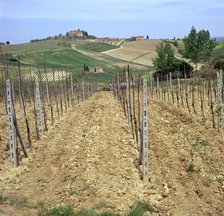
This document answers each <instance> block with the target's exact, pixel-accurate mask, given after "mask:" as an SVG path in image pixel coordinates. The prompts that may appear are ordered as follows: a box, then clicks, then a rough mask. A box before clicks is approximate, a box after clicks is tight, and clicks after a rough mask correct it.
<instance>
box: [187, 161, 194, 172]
mask: <svg viewBox="0 0 224 216" xmlns="http://www.w3.org/2000/svg"><path fill="white" fill-rule="evenodd" d="M187 171H188V172H193V171H194V164H193V162H192V161H191V162H190V163H189V164H188V167H187Z"/></svg>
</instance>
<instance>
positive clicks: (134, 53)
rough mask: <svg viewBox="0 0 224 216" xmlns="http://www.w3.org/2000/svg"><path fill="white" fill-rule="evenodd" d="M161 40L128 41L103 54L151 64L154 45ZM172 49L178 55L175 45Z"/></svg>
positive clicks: (153, 55) (154, 54)
mask: <svg viewBox="0 0 224 216" xmlns="http://www.w3.org/2000/svg"><path fill="white" fill-rule="evenodd" d="M161 42H162V41H161V40H143V41H129V42H125V43H124V44H123V45H122V48H120V49H114V50H109V51H106V52H104V54H106V55H108V56H111V57H114V58H118V59H122V60H125V61H128V62H132V63H138V64H142V65H146V66H152V65H153V64H152V58H153V57H155V56H156V52H155V50H156V46H157V45H159V44H160V43H161ZM174 49H175V55H176V56H180V54H178V51H177V49H176V48H175V47H174Z"/></svg>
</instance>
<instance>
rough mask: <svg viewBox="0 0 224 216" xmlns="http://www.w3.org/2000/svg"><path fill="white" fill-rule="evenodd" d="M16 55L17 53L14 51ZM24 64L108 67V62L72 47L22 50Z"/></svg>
mask: <svg viewBox="0 0 224 216" xmlns="http://www.w3.org/2000/svg"><path fill="white" fill-rule="evenodd" d="M12 56H14V57H16V53H12ZM20 61H21V63H22V64H31V65H36V64H42V65H43V64H44V62H45V66H46V67H62V68H64V67H69V68H82V67H83V64H87V65H88V66H91V67H94V66H101V67H107V65H108V64H106V63H104V62H102V61H98V60H95V59H94V58H91V57H89V56H86V55H83V54H81V53H79V52H77V51H75V50H73V49H70V48H59V49H46V50H38V51H29V52H22V53H21V54H20Z"/></svg>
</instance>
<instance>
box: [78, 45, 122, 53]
mask: <svg viewBox="0 0 224 216" xmlns="http://www.w3.org/2000/svg"><path fill="white" fill-rule="evenodd" d="M78 48H79V49H84V50H88V51H94V52H105V51H108V50H111V49H117V48H119V46H115V45H112V44H108V43H88V44H81V45H79V46H78Z"/></svg>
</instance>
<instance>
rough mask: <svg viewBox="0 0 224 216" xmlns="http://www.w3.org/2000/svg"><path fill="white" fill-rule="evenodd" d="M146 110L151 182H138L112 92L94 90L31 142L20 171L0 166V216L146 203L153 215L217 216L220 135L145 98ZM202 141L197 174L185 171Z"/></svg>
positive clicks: (222, 176) (222, 188)
mask: <svg viewBox="0 0 224 216" xmlns="http://www.w3.org/2000/svg"><path fill="white" fill-rule="evenodd" d="M149 107H150V109H149V110H150V112H149V140H150V151H149V152H150V153H149V154H150V156H149V159H150V166H149V170H150V181H149V182H147V183H145V184H143V183H142V181H141V180H140V176H139V170H138V165H137V163H138V162H137V160H138V151H137V144H136V143H135V142H134V141H133V139H132V136H131V130H130V129H129V127H128V124H127V119H126V117H125V116H124V114H123V112H122V108H121V107H120V106H119V105H118V103H117V101H115V99H114V98H113V95H112V93H111V92H98V93H96V94H95V95H94V96H93V97H92V98H91V99H90V100H89V101H85V102H83V103H81V104H79V105H78V106H76V107H74V109H73V110H71V111H70V113H69V115H67V116H64V117H63V118H62V119H61V120H60V121H59V122H57V124H56V125H55V126H54V127H53V128H51V129H50V131H49V132H48V133H46V134H44V136H43V138H42V140H41V141H36V142H35V143H34V144H33V145H34V151H33V153H32V154H30V157H29V158H28V159H23V161H22V164H21V165H20V166H19V167H18V168H15V167H12V166H11V165H10V164H9V162H6V161H5V163H4V164H1V167H0V191H1V194H0V197H1V199H0V214H1V215H10V216H24V215H27V216H28V215H29V216H32V215H37V213H38V210H39V211H40V210H43V209H44V207H52V206H56V205H62V203H64V204H71V205H72V206H73V207H74V208H75V209H77V210H79V209H82V208H92V209H95V210H96V211H98V212H101V211H112V212H117V213H120V214H121V215H124V214H125V213H126V212H127V211H129V209H130V208H131V207H133V205H135V203H136V202H138V201H143V200H144V201H146V202H148V203H150V204H151V205H152V206H153V208H154V211H155V212H154V213H153V215H154V216H159V215H162V216H163V215H174V216H182V215H197V216H205V215H212V216H221V215H222V214H223V212H224V207H223V202H224V197H223V192H224V169H223V161H224V156H223V152H224V146H223V137H222V136H221V133H218V132H217V131H216V130H215V129H211V128H207V126H206V125H202V124H200V122H199V121H198V120H197V119H196V118H194V117H193V116H192V115H191V114H189V113H186V112H185V111H184V110H178V111H177V109H176V107H174V106H172V105H168V104H166V103H164V102H161V101H157V100H150V104H149ZM108 114H109V115H108ZM111 116H113V118H111ZM112 132H116V133H112ZM201 140H204V142H205V141H206V143H208V146H206V147H204V149H201V152H202V153H203V155H201V156H198V160H197V164H198V166H197V170H195V171H194V172H187V166H188V163H189V160H190V155H191V146H192V145H193V144H194V143H196V142H199V141H201ZM34 194H35V196H34Z"/></svg>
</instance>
